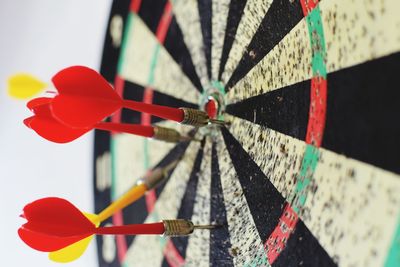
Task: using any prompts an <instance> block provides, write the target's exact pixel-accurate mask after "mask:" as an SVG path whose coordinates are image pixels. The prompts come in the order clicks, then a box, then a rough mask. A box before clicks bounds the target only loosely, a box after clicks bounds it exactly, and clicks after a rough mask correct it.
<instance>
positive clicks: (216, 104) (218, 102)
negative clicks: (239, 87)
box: [199, 81, 226, 120]
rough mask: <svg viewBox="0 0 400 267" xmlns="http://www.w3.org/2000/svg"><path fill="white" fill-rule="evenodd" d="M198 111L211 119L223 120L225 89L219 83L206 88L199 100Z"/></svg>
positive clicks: (215, 82)
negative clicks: (203, 112) (205, 113)
mask: <svg viewBox="0 0 400 267" xmlns="http://www.w3.org/2000/svg"><path fill="white" fill-rule="evenodd" d="M199 106H200V109H201V110H203V111H205V112H207V114H208V116H209V117H210V118H212V119H218V120H223V113H224V111H225V106H226V103H225V89H224V86H223V85H222V83H221V82H219V81H214V82H212V83H211V84H210V85H209V86H208V87H206V88H204V92H203V94H202V96H201V98H200V103H199Z"/></svg>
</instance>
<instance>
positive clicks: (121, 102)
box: [9, 66, 224, 128]
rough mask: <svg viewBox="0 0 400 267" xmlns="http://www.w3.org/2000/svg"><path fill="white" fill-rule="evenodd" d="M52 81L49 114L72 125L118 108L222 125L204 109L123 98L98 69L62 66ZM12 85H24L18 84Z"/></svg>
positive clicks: (78, 125) (94, 120)
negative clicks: (52, 87)
mask: <svg viewBox="0 0 400 267" xmlns="http://www.w3.org/2000/svg"><path fill="white" fill-rule="evenodd" d="M12 79H13V78H11V80H12ZM28 81H29V79H28ZM37 82H38V80H37V79H34V78H32V79H31V83H37ZM52 82H53V84H54V87H55V89H56V90H57V94H56V95H55V96H54V98H53V100H52V101H51V111H52V114H53V116H54V117H55V118H56V119H57V120H59V121H60V122H62V123H64V124H66V125H69V126H71V127H75V128H87V127H92V126H93V125H95V124H96V123H99V122H101V121H102V120H104V119H105V118H107V117H108V116H110V115H112V114H113V113H114V112H116V111H117V110H119V109H121V108H127V109H131V110H135V111H139V112H143V113H148V114H151V115H153V116H156V117H159V118H162V119H166V120H172V121H175V122H178V123H181V124H186V125H192V126H196V127H201V126H206V125H208V124H216V125H221V126H223V125H224V122H223V121H221V120H217V119H213V118H210V117H209V116H208V114H207V113H206V112H205V111H201V110H197V109H191V108H173V107H167V106H161V105H155V104H148V103H143V102H138V101H133V100H125V99H122V98H121V97H120V96H119V95H118V94H117V93H116V92H115V90H114V89H113V87H112V86H111V85H110V84H109V83H108V82H107V81H106V80H105V79H104V78H103V77H102V76H101V75H100V74H99V73H97V72H96V71H94V70H92V69H90V68H88V67H84V66H72V67H68V68H65V69H63V70H61V71H59V72H58V73H57V74H56V75H54V76H53V78H52ZM43 84H44V83H43ZM9 86H11V87H12V86H15V83H11V82H10V83H9ZM15 87H17V88H20V87H23V86H20V84H18V86H15ZM26 87H28V86H26ZM31 87H32V86H31ZM10 90H11V91H16V89H10Z"/></svg>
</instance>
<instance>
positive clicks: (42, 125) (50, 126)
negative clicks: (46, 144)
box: [24, 97, 155, 143]
mask: <svg viewBox="0 0 400 267" xmlns="http://www.w3.org/2000/svg"><path fill="white" fill-rule="evenodd" d="M52 100H53V99H52V98H47V97H39V98H35V99H33V100H31V101H29V102H28V104H27V107H28V108H29V109H30V110H32V111H33V113H34V114H35V115H34V116H32V117H29V118H27V119H25V120H24V123H25V125H26V126H27V127H29V128H31V129H33V130H34V131H35V132H36V133H38V134H39V135H40V136H42V137H43V138H45V139H47V140H49V141H52V142H56V143H67V142H71V141H73V140H75V139H77V138H78V137H80V136H81V135H83V134H85V133H87V132H88V131H90V130H92V129H93V127H86V128H72V127H70V126H68V125H66V124H63V123H61V122H60V121H58V120H56V119H55V118H54V116H53V114H52V112H51V103H52ZM94 128H96V129H99V130H106V131H114V132H124V133H131V134H135V135H140V136H144V137H154V134H155V127H153V126H144V125H135V124H122V123H111V122H101V123H96V124H95V125H94Z"/></svg>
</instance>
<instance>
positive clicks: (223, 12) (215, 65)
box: [211, 0, 231, 81]
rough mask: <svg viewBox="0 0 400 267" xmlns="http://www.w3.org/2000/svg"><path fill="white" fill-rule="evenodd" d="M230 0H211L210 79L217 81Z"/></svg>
mask: <svg viewBox="0 0 400 267" xmlns="http://www.w3.org/2000/svg"><path fill="white" fill-rule="evenodd" d="M230 3H231V0H219V1H212V14H213V16H212V17H211V23H212V24H211V25H212V30H211V34H212V38H211V79H212V80H213V81H218V73H219V66H220V62H221V56H222V48H223V46H224V38H223V37H224V36H225V33H226V24H227V22H228V13H229V6H230Z"/></svg>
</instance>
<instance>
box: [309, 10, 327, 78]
mask: <svg viewBox="0 0 400 267" xmlns="http://www.w3.org/2000/svg"><path fill="white" fill-rule="evenodd" d="M306 21H307V25H308V34H309V36H310V42H311V49H312V62H311V65H312V70H313V75H314V77H315V76H320V77H323V78H326V46H325V37H324V28H323V25H322V18H321V12H320V9H319V6H317V7H315V8H314V9H313V10H312V11H311V12H310V13H309V14H308V15H307V17H306Z"/></svg>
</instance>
